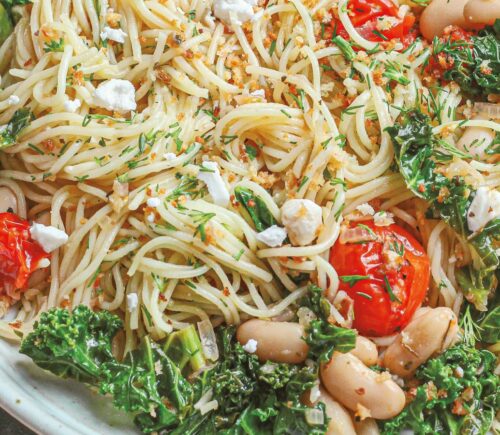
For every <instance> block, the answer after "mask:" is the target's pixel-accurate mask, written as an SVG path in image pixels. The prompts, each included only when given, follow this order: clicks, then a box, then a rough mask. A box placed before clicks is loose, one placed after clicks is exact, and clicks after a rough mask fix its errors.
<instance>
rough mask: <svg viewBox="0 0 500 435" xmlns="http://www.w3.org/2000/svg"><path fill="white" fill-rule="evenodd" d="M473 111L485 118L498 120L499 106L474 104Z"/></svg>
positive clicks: (499, 114)
mask: <svg viewBox="0 0 500 435" xmlns="http://www.w3.org/2000/svg"><path fill="white" fill-rule="evenodd" d="M474 110H475V111H477V112H478V114H479V115H483V116H484V117H486V118H493V119H500V104H492V103H476V104H474Z"/></svg>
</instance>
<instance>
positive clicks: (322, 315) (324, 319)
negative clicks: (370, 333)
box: [300, 284, 356, 361]
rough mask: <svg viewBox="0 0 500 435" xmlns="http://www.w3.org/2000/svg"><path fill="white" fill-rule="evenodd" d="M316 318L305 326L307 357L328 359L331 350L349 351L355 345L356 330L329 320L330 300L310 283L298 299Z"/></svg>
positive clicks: (321, 359)
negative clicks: (336, 324)
mask: <svg viewBox="0 0 500 435" xmlns="http://www.w3.org/2000/svg"><path fill="white" fill-rule="evenodd" d="M300 304H301V305H302V306H303V307H306V308H309V309H310V310H311V311H312V312H313V313H314V315H315V316H316V318H315V319H314V320H312V321H311V322H310V323H309V325H308V326H307V327H306V333H307V335H306V338H305V341H306V343H307V344H308V345H309V354H308V356H309V358H311V359H314V360H317V361H328V360H329V359H330V358H331V357H332V354H333V351H338V352H343V353H345V352H349V351H350V350H351V349H354V347H355V346H356V331H354V330H353V329H347V328H341V327H339V326H335V325H332V324H331V323H330V322H329V317H330V302H328V300H327V299H326V298H325V297H324V296H323V290H322V289H321V288H320V287H318V286H315V285H313V284H311V285H310V286H309V287H308V293H307V295H306V296H305V297H304V298H303V299H302V300H301V301H300Z"/></svg>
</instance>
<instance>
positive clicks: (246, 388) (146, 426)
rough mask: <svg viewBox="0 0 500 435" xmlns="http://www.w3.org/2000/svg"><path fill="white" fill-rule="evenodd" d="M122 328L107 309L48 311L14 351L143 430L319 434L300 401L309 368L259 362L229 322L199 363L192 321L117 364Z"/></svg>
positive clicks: (313, 375) (313, 369)
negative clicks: (92, 393)
mask: <svg viewBox="0 0 500 435" xmlns="http://www.w3.org/2000/svg"><path fill="white" fill-rule="evenodd" d="M122 327H123V325H122V322H121V320H120V319H119V318H118V317H117V316H115V315H113V314H111V313H109V312H107V311H101V312H96V313H95V312H92V311H91V310H90V309H89V308H87V307H84V306H79V307H77V308H75V309H74V310H73V312H72V313H70V312H69V311H67V310H64V309H61V308H56V309H52V310H50V311H48V312H46V313H43V314H42V315H41V317H40V320H39V321H38V322H36V323H35V325H34V331H33V332H32V333H31V334H29V335H28V336H27V337H26V339H25V340H23V342H22V344H21V352H22V353H24V354H26V355H28V356H29V357H31V358H32V359H33V361H34V362H35V363H36V364H38V365H39V366H40V367H42V368H44V369H46V370H49V371H51V372H52V373H54V374H56V375H58V376H61V377H64V378H71V379H76V380H78V381H81V382H85V383H86V384H89V385H91V386H93V387H95V388H96V389H97V390H98V391H99V392H100V393H101V394H106V395H109V396H111V397H112V399H113V404H114V406H115V407H116V408H118V409H122V410H124V411H126V412H128V413H130V414H132V415H133V416H134V421H135V423H136V425H137V426H138V427H139V428H140V429H141V430H142V431H143V432H144V433H151V432H160V433H163V432H164V431H167V432H168V433H172V434H178V435H181V434H182V435H185V434H192V435H201V434H203V435H212V434H213V435H215V434H235V435H236V434H242V435H243V434H256V435H257V434H290V433H292V432H291V431H293V433H294V434H297V435H300V434H304V435H306V434H313V435H319V434H324V433H325V432H326V427H327V424H328V419H327V417H326V413H325V409H324V405H323V404H322V403H317V404H316V405H315V406H314V408H316V410H317V412H319V413H322V415H323V423H322V424H315V425H311V424H309V423H308V419H307V413H308V412H310V410H311V408H310V407H307V406H306V405H303V404H302V403H301V401H300V398H301V396H302V395H303V393H304V392H305V391H307V390H309V389H311V388H312V387H313V386H315V385H316V384H317V383H318V367H317V366H316V365H312V366H308V367H300V366H298V365H294V364H282V363H280V364H278V363H270V362H268V363H265V364H264V363H261V362H260V361H259V360H258V358H257V356H256V355H254V354H251V353H248V352H246V351H245V350H244V349H243V347H242V346H241V345H240V344H239V343H238V342H237V341H236V339H235V328H233V327H229V328H219V331H218V333H219V334H218V335H219V343H218V346H219V349H220V352H221V355H220V358H219V361H218V362H217V363H216V364H215V365H214V366H212V367H207V366H206V364H205V360H204V357H203V355H202V352H201V345H200V339H199V337H198V335H197V333H196V331H195V329H194V327H193V326H190V327H188V328H186V329H184V330H181V331H178V332H175V333H173V334H171V335H170V337H169V338H168V339H167V340H166V341H165V343H164V344H163V345H162V346H160V345H158V344H156V343H153V342H151V340H150V339H149V337H147V336H146V337H143V339H142V340H141V343H140V346H139V347H138V348H137V349H136V350H134V351H132V352H129V353H127V355H126V356H125V358H124V359H123V360H122V361H119V360H118V359H117V358H115V356H114V355H113V352H112V341H113V339H114V337H115V335H116V333H117V332H118V331H119V330H120V329H122ZM200 369H201V370H200ZM195 370H196V372H194V373H196V375H194V373H193V371H195ZM183 372H185V375H184V374H183ZM188 372H189V373H190V374H189V376H187V373H188ZM188 379H189V380H188ZM208 396H211V398H210V400H217V407H216V409H214V410H211V411H209V412H206V413H204V414H202V412H201V407H200V406H197V403H198V402H199V401H200V399H202V398H203V397H205V398H206V397H208ZM308 410H309V411H308Z"/></svg>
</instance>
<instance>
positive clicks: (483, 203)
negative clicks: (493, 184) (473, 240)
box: [467, 187, 500, 232]
mask: <svg viewBox="0 0 500 435" xmlns="http://www.w3.org/2000/svg"><path fill="white" fill-rule="evenodd" d="M497 217H500V192H498V191H497V190H490V189H488V188H487V187H480V188H479V189H477V191H476V195H475V196H474V199H473V200H472V202H471V205H470V207H469V210H468V211H467V226H468V227H469V230H470V231H472V232H476V231H478V230H480V229H481V228H483V227H484V226H485V225H486V224H487V223H488V222H489V221H491V220H492V219H495V218H497Z"/></svg>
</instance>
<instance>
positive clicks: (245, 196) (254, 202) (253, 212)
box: [234, 186, 276, 232]
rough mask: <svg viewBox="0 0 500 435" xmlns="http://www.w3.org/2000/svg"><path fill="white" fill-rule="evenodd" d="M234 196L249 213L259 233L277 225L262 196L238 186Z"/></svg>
mask: <svg viewBox="0 0 500 435" xmlns="http://www.w3.org/2000/svg"><path fill="white" fill-rule="evenodd" d="M234 195H235V197H236V200H237V201H238V202H239V203H240V204H241V205H242V206H243V207H244V208H245V210H246V211H247V213H248V215H249V216H250V219H251V220H252V222H253V223H254V225H255V229H256V230H257V231H258V232H261V231H264V230H265V229H267V228H269V227H271V226H273V225H274V224H276V220H275V219H274V216H273V215H272V213H271V212H270V211H269V209H268V208H267V205H266V203H265V202H264V200H263V199H262V198H261V197H260V196H258V195H255V194H254V193H253V192H252V191H251V190H250V189H247V188H246V187H241V186H238V187H236V188H235V189H234Z"/></svg>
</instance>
